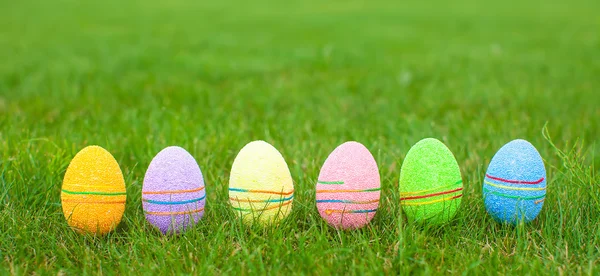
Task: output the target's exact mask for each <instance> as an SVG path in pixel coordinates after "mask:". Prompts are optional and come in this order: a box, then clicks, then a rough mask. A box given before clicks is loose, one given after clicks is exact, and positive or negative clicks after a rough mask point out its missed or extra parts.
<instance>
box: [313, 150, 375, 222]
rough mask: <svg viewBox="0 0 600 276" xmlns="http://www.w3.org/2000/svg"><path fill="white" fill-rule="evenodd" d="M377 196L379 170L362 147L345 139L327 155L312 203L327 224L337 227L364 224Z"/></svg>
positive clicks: (372, 209) (372, 211) (373, 214)
mask: <svg viewBox="0 0 600 276" xmlns="http://www.w3.org/2000/svg"><path fill="white" fill-rule="evenodd" d="M380 196H381V181H380V177H379V169H378V167H377V163H376V162H375V158H373V155H371V153H370V152H369V150H368V149H367V148H366V147H365V146H363V145H362V144H360V143H358V142H346V143H344V144H342V145H340V146H338V147H337V148H336V149H335V150H334V151H333V152H332V153H331V154H330V155H329V156H328V157H327V159H326V160H325V163H324V164H323V167H322V168H321V172H320V173H319V178H318V180H317V184H316V204H317V209H318V210H319V214H320V215H321V217H323V219H325V221H327V223H328V224H329V225H331V226H333V227H335V228H341V229H355V228H360V227H363V226H365V225H367V224H368V223H369V222H370V221H371V220H372V219H373V217H374V216H375V213H376V212H377V208H378V207H379V199H380Z"/></svg>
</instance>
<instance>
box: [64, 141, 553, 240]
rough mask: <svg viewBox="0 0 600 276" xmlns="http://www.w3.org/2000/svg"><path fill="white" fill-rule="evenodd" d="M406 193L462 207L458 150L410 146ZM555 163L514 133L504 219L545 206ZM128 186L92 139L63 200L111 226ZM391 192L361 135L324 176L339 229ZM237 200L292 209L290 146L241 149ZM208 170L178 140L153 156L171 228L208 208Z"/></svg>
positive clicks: (413, 209) (148, 182)
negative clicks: (285, 149) (384, 190)
mask: <svg viewBox="0 0 600 276" xmlns="http://www.w3.org/2000/svg"><path fill="white" fill-rule="evenodd" d="M399 187H400V203H401V206H402V209H403V211H404V213H405V214H406V216H407V218H408V219H410V220H413V221H419V222H424V223H431V224H440V223H444V222H447V221H448V220H450V219H451V218H452V217H454V215H455V214H456V211H457V210H458V208H459V206H460V202H461V197H462V195H463V181H462V176H461V173H460V169H459V166H458V163H457V162H456V159H455V157H454V155H453V154H452V152H451V151H450V150H449V149H448V148H447V147H446V146H445V145H444V144H443V143H442V142H440V141H438V140H436V139H433V138H427V139H423V140H421V141H419V142H418V143H417V144H415V145H414V146H413V147H412V148H411V149H410V150H409V152H408V153H407V155H406V158H405V160H404V162H403V164H402V168H401V172H400V180H399ZM545 195H546V172H545V169H544V163H543V161H542V158H541V156H540V155H539V153H538V152H537V150H536V149H535V148H534V147H533V145H531V144H530V143H529V142H527V141H525V140H514V141H512V142H510V143H508V144H506V145H505V146H504V147H502V148H501V149H500V150H499V151H498V152H497V153H496V155H495V156H494V157H493V159H492V161H491V162H490V165H489V167H488V170H487V172H486V175H485V179H484V183H483V196H484V200H485V206H486V210H487V211H488V213H489V214H490V215H491V216H492V217H493V218H494V219H496V220H497V221H499V222H503V223H512V224H515V223H517V222H519V221H525V222H527V221H530V220H532V219H534V218H535V217H536V216H537V215H538V213H539V212H540V211H541V208H542V206H543V201H544V198H545ZM126 196H127V193H126V189H125V181H124V179H123V174H122V172H121V170H120V168H119V165H118V164H117V161H116V160H115V159H114V158H113V156H112V155H111V154H110V153H109V152H108V151H106V150H104V149H103V148H101V147H98V146H90V147H86V148H84V149H83V150H81V151H80V152H79V153H78V154H77V155H76V156H75V157H74V158H73V160H72V161H71V163H70V165H69V167H68V169H67V171H66V173H65V178H64V181H63V186H62V191H61V204H62V209H63V212H64V215H65V218H66V220H67V222H68V224H69V225H70V226H71V227H72V228H74V229H75V230H77V231H79V232H91V233H97V234H105V233H108V232H110V231H111V230H113V229H114V228H115V227H116V226H117V224H118V223H119V222H120V221H121V218H122V216H123V213H124V211H125V202H126ZM380 198H381V181H380V177H379V169H378V167H377V163H376V162H375V159H374V158H373V156H372V155H371V153H370V152H369V150H368V149H367V148H366V147H365V146H363V145H362V144H360V143H358V142H346V143H344V144H342V145H340V146H338V147H337V148H336V149H335V150H334V151H333V152H332V153H331V154H330V155H329V157H327V160H325V163H324V164H323V167H322V168H321V172H320V174H319V177H318V179H317V180H316V207H317V209H318V211H319V214H320V215H321V217H322V218H323V219H325V221H327V223H328V224H330V225H331V226H333V227H335V228H339V229H355V228H360V227H363V226H365V225H367V224H368V223H369V222H370V221H371V219H372V218H373V217H374V216H375V213H376V212H377V209H378V207H379V200H380ZM229 201H230V203H231V206H232V209H233V210H234V212H235V213H236V214H237V215H238V216H239V217H240V218H242V220H243V221H244V222H246V223H260V224H273V223H277V222H278V221H280V220H281V219H283V218H284V217H286V216H287V215H288V214H289V213H290V211H291V209H292V204H293V201H294V184H293V181H292V177H291V174H290V171H289V168H288V166H287V164H286V162H285V160H284V158H283V156H282V155H281V154H280V153H279V151H277V149H275V148H274V147H273V146H271V145H270V144H268V143H266V142H264V141H254V142H251V143H249V144H247V145H246V146H244V148H242V149H241V151H240V152H239V153H238V155H237V156H236V158H235V160H234V162H233V166H232V168H231V173H230V179H229ZM205 203H206V190H205V183H204V177H203V175H202V172H201V170H200V167H199V166H198V164H197V163H196V161H195V159H194V157H193V156H192V155H190V154H189V153H188V152H187V151H186V150H184V149H183V148H180V147H168V148H165V149H164V150H162V151H161V152H160V153H158V154H157V155H156V156H155V157H154V159H153V160H152V162H151V163H150V165H149V167H148V170H147V171H146V175H145V177H144V182H143V187H142V205H143V210H144V213H145V217H146V219H147V221H148V222H149V223H151V224H152V225H154V226H155V227H157V228H158V229H159V230H160V231H161V232H163V233H178V232H182V231H184V230H185V229H188V228H190V227H191V226H193V225H194V224H196V223H197V222H198V221H199V220H200V219H201V218H202V216H203V215H204V208H205Z"/></svg>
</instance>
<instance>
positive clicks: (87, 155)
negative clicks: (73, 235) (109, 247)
mask: <svg viewBox="0 0 600 276" xmlns="http://www.w3.org/2000/svg"><path fill="white" fill-rule="evenodd" d="M126 199H127V193H126V191H125V180H124V179H123V173H122V172H121V169H120V168H119V164H117V161H116V160H115V158H114V157H113V156H112V155H111V154H110V153H109V152H108V151H106V150H105V149H103V148H101V147H98V146H89V147H86V148H84V149H82V150H81V151H80V152H79V153H77V155H75V157H74V158H73V160H72V161H71V163H70V164H69V167H68V168H67V171H66V173H65V178H64V180H63V184H62V191H61V194H60V200H61V204H62V210H63V213H64V215H65V218H66V219H67V223H68V224H69V226H71V228H73V229H75V230H76V231H78V232H84V231H85V232H89V233H94V234H106V233H108V232H110V231H111V230H113V229H115V228H116V227H117V225H118V224H119V222H120V221H121V218H122V217H123V212H125V201H126Z"/></svg>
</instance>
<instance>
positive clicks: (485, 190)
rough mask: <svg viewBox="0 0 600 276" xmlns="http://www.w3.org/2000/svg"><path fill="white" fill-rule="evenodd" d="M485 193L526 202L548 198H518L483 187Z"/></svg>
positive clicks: (543, 196) (541, 196)
mask: <svg viewBox="0 0 600 276" xmlns="http://www.w3.org/2000/svg"><path fill="white" fill-rule="evenodd" d="M483 191H484V192H487V193H490V194H493V195H496V196H501V197H506V198H514V199H524V200H531V199H543V198H545V197H546V195H545V194H544V195H540V196H517V195H507V194H503V193H498V192H494V191H492V190H490V189H488V188H486V187H483Z"/></svg>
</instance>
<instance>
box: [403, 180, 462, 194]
mask: <svg viewBox="0 0 600 276" xmlns="http://www.w3.org/2000/svg"><path fill="white" fill-rule="evenodd" d="M462 182H463V181H462V179H461V180H458V181H456V182H455V183H454V184H450V185H446V186H442V187H437V188H432V189H427V190H420V191H414V192H401V193H400V196H407V195H414V194H422V193H427V192H431V191H436V190H442V189H448V188H452V187H454V186H456V185H457V184H461V183H462Z"/></svg>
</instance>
